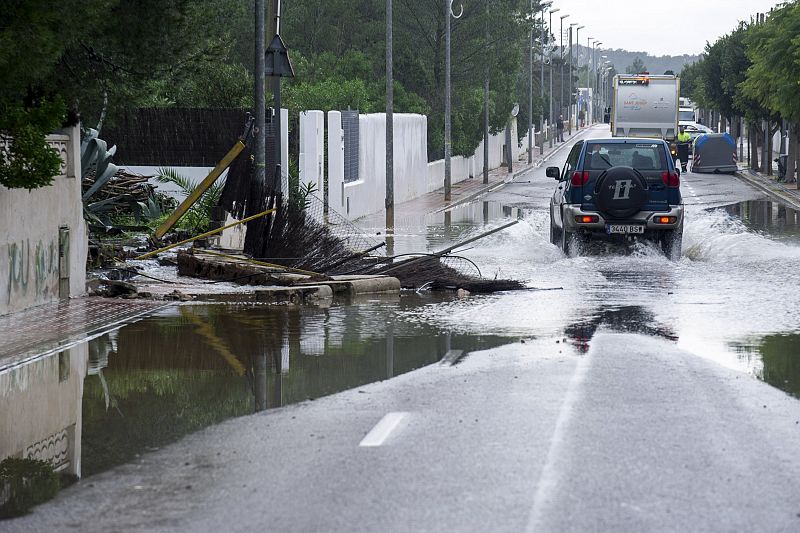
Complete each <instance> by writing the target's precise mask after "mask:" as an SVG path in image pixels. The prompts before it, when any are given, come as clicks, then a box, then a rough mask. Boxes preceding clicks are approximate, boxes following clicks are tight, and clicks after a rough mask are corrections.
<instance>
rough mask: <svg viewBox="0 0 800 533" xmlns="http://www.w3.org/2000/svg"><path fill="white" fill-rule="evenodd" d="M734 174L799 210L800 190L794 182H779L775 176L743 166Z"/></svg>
mask: <svg viewBox="0 0 800 533" xmlns="http://www.w3.org/2000/svg"><path fill="white" fill-rule="evenodd" d="M736 176H737V177H738V178H740V179H741V180H742V181H744V182H745V183H748V184H750V185H752V186H753V187H755V188H756V189H759V190H761V191H763V192H765V193H766V194H768V195H770V196H772V197H773V198H775V199H777V200H779V201H783V202H786V203H787V204H789V205H791V206H792V207H794V208H795V209H798V210H800V190H798V189H797V184H796V183H780V182H779V181H778V177H777V176H765V175H764V174H761V173H760V172H757V171H755V170H750V169H747V168H743V169H741V170H739V172H737V173H736Z"/></svg>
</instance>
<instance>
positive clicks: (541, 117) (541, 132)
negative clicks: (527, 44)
mask: <svg viewBox="0 0 800 533" xmlns="http://www.w3.org/2000/svg"><path fill="white" fill-rule="evenodd" d="M551 5H552V2H543V3H542V4H541V6H540V7H541V9H542V39H541V42H540V43H539V44H540V45H541V50H540V53H539V56H540V58H541V60H542V62H541V69H540V72H539V104H540V105H541V108H540V109H539V155H542V154H543V153H544V11H545V10H546V9H547V8H548V7H550V6H551Z"/></svg>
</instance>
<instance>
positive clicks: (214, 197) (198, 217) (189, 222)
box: [154, 167, 225, 233]
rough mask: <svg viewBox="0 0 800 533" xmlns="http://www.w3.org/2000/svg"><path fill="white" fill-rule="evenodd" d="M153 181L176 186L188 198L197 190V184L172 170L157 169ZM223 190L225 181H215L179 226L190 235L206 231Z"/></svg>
mask: <svg viewBox="0 0 800 533" xmlns="http://www.w3.org/2000/svg"><path fill="white" fill-rule="evenodd" d="M154 178H155V180H156V181H158V182H159V183H172V184H174V185H177V186H178V187H179V188H180V189H181V191H183V193H184V194H186V195H187V196H189V195H190V194H192V193H193V192H194V191H195V190H196V189H197V184H196V183H192V181H191V180H190V179H189V178H187V177H186V176H184V175H182V174H179V173H178V172H177V171H176V170H175V169H173V168H165V167H162V168H159V169H158V170H157V173H156V175H155V176H154ZM224 188H225V180H224V179H219V180H217V181H216V182H215V183H214V184H213V185H211V187H209V188H208V190H206V192H204V193H203V195H202V196H201V197H200V199H199V200H197V202H195V204H194V205H193V206H192V208H191V209H189V211H187V212H186V214H185V215H183V218H182V219H181V222H180V225H181V226H182V227H183V228H185V229H188V230H190V231H191V232H192V233H199V232H203V231H207V230H208V227H209V225H210V223H211V217H212V212H213V210H214V207H215V206H216V205H217V204H218V203H219V199H220V197H221V196H222V190H223V189H224Z"/></svg>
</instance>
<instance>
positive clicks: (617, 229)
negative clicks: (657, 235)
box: [606, 224, 644, 235]
mask: <svg viewBox="0 0 800 533" xmlns="http://www.w3.org/2000/svg"><path fill="white" fill-rule="evenodd" d="M606 233H608V234H609V235H610V234H612V233H624V234H626V235H636V234H643V233H644V226H643V225H642V224H607V225H606Z"/></svg>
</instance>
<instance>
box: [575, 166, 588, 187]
mask: <svg viewBox="0 0 800 533" xmlns="http://www.w3.org/2000/svg"><path fill="white" fill-rule="evenodd" d="M571 181H572V186H573V187H583V186H584V185H586V184H587V183H588V182H589V172H588V171H586V170H584V171H583V172H577V171H576V172H573V173H572V180H571Z"/></svg>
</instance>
